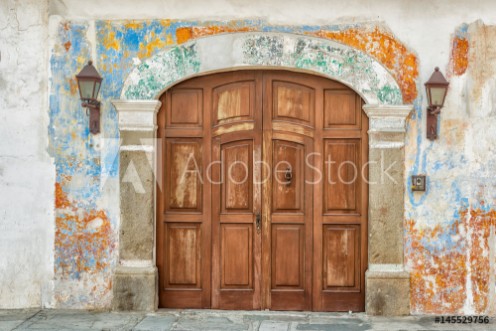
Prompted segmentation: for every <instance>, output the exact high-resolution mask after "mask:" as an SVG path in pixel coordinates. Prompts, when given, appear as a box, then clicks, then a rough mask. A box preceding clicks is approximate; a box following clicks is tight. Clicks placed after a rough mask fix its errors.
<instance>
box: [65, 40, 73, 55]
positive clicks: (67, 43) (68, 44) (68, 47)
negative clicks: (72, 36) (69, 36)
mask: <svg viewBox="0 0 496 331" xmlns="http://www.w3.org/2000/svg"><path fill="white" fill-rule="evenodd" d="M71 46H72V44H71V42H70V41H68V42H66V43H65V44H64V48H65V51H66V52H68V51H69V49H70V48H71Z"/></svg>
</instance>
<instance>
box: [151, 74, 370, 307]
mask: <svg viewBox="0 0 496 331" xmlns="http://www.w3.org/2000/svg"><path fill="white" fill-rule="evenodd" d="M161 100H162V103H163V106H162V110H161V111H160V113H159V116H158V124H159V131H158V132H159V138H162V139H161V140H160V141H159V144H158V146H159V148H160V150H161V151H162V153H163V157H161V155H158V158H157V159H158V160H159V161H158V162H159V163H158V168H159V173H158V178H160V180H161V182H160V183H159V184H158V185H157V266H158V269H159V284H160V285H159V297H160V307H171V308H219V309H272V310H315V311H348V310H353V311H363V309H364V298H365V296H364V284H365V270H366V268H367V210H368V206H367V204H368V186H367V185H366V181H365V180H366V178H367V171H368V169H367V168H365V169H362V166H363V165H365V164H366V162H367V160H368V149H367V146H368V140H367V139H368V137H367V130H368V118H367V117H366V115H365V114H364V113H363V111H362V109H361V107H362V104H363V102H362V100H361V98H360V96H358V95H357V94H356V93H355V92H354V91H351V90H350V89H349V88H347V87H346V86H344V85H342V84H340V83H337V82H333V81H330V80H327V79H325V78H321V77H316V76H310V75H306V74H301V73H295V72H285V71H235V72H227V73H221V74H214V75H209V76H203V77H199V78H194V79H191V80H189V81H185V82H183V83H181V84H179V85H177V86H175V87H173V88H171V89H170V90H168V91H167V92H166V93H165V94H164V95H163V96H162V98H161ZM162 162H163V164H162Z"/></svg>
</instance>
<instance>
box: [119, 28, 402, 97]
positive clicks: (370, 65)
mask: <svg viewBox="0 0 496 331" xmlns="http://www.w3.org/2000/svg"><path fill="white" fill-rule="evenodd" d="M256 67H261V68H278V69H286V70H299V71H305V72H308V73H313V74H318V75H321V76H324V77H327V78H330V79H332V80H335V81H338V82H340V83H343V84H344V85H347V86H348V87H350V88H351V89H353V90H355V91H356V92H357V93H358V94H360V95H361V96H362V98H363V99H364V100H365V102H366V103H367V104H369V105H370V104H373V105H379V104H384V105H398V104H402V101H403V99H402V94H401V90H400V88H399V86H398V83H397V82H396V80H395V79H394V77H393V76H392V75H391V73H390V72H389V71H388V70H387V69H386V68H384V67H383V66H382V65H381V64H380V63H379V62H378V61H377V60H375V59H374V58H372V57H371V56H369V55H367V54H365V53H363V52H361V51H359V50H356V49H354V48H351V47H349V46H346V45H344V44H340V43H337V42H334V41H331V40H326V39H320V38H314V37H308V36H303V35H295V34H287V33H264V32H259V33H236V34H224V35H216V36H210V37H204V38H199V39H195V40H192V41H189V42H187V43H184V44H181V45H178V46H175V47H172V48H169V49H167V50H164V51H162V52H160V53H158V54H156V55H154V56H152V57H151V58H149V59H147V60H145V61H144V62H142V63H141V64H139V65H137V66H136V67H135V68H134V70H133V71H132V72H131V73H130V75H129V76H128V77H127V79H126V81H125V83H124V87H123V89H122V94H121V99H127V100H153V99H157V98H158V97H159V96H160V95H161V93H162V92H163V91H165V90H166V89H167V88H169V87H170V86H172V85H174V84H176V83H178V82H180V81H182V80H185V79H188V78H191V77H194V76H196V75H200V74H207V73H212V72H218V71H225V70H233V69H243V68H245V69H253V68H256Z"/></svg>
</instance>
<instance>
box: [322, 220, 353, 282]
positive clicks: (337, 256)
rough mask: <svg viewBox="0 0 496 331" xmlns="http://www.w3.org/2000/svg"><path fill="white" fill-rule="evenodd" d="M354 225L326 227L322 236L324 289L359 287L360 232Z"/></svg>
mask: <svg viewBox="0 0 496 331" xmlns="http://www.w3.org/2000/svg"><path fill="white" fill-rule="evenodd" d="M359 230H360V229H359V226H356V225H349V226H343V225H328V226H325V227H324V235H323V250H324V259H323V264H324V265H323V268H322V269H323V270H324V274H323V276H322V277H323V279H324V282H323V285H324V289H326V290H329V289H339V288H355V289H358V288H359V287H360V277H359V268H360V254H359V252H360V231H359Z"/></svg>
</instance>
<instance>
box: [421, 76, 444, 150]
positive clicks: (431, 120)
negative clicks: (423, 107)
mask: <svg viewBox="0 0 496 331" xmlns="http://www.w3.org/2000/svg"><path fill="white" fill-rule="evenodd" d="M448 85H449V82H448V81H447V80H446V78H444V76H443V74H442V73H441V72H440V71H439V68H438V67H436V69H435V70H434V73H433V74H432V76H431V78H429V80H428V81H427V82H426V83H425V89H426V91H427V102H429V107H427V139H430V140H434V139H437V115H438V114H439V113H440V112H441V108H443V105H444V99H446V94H447V92H448Z"/></svg>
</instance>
